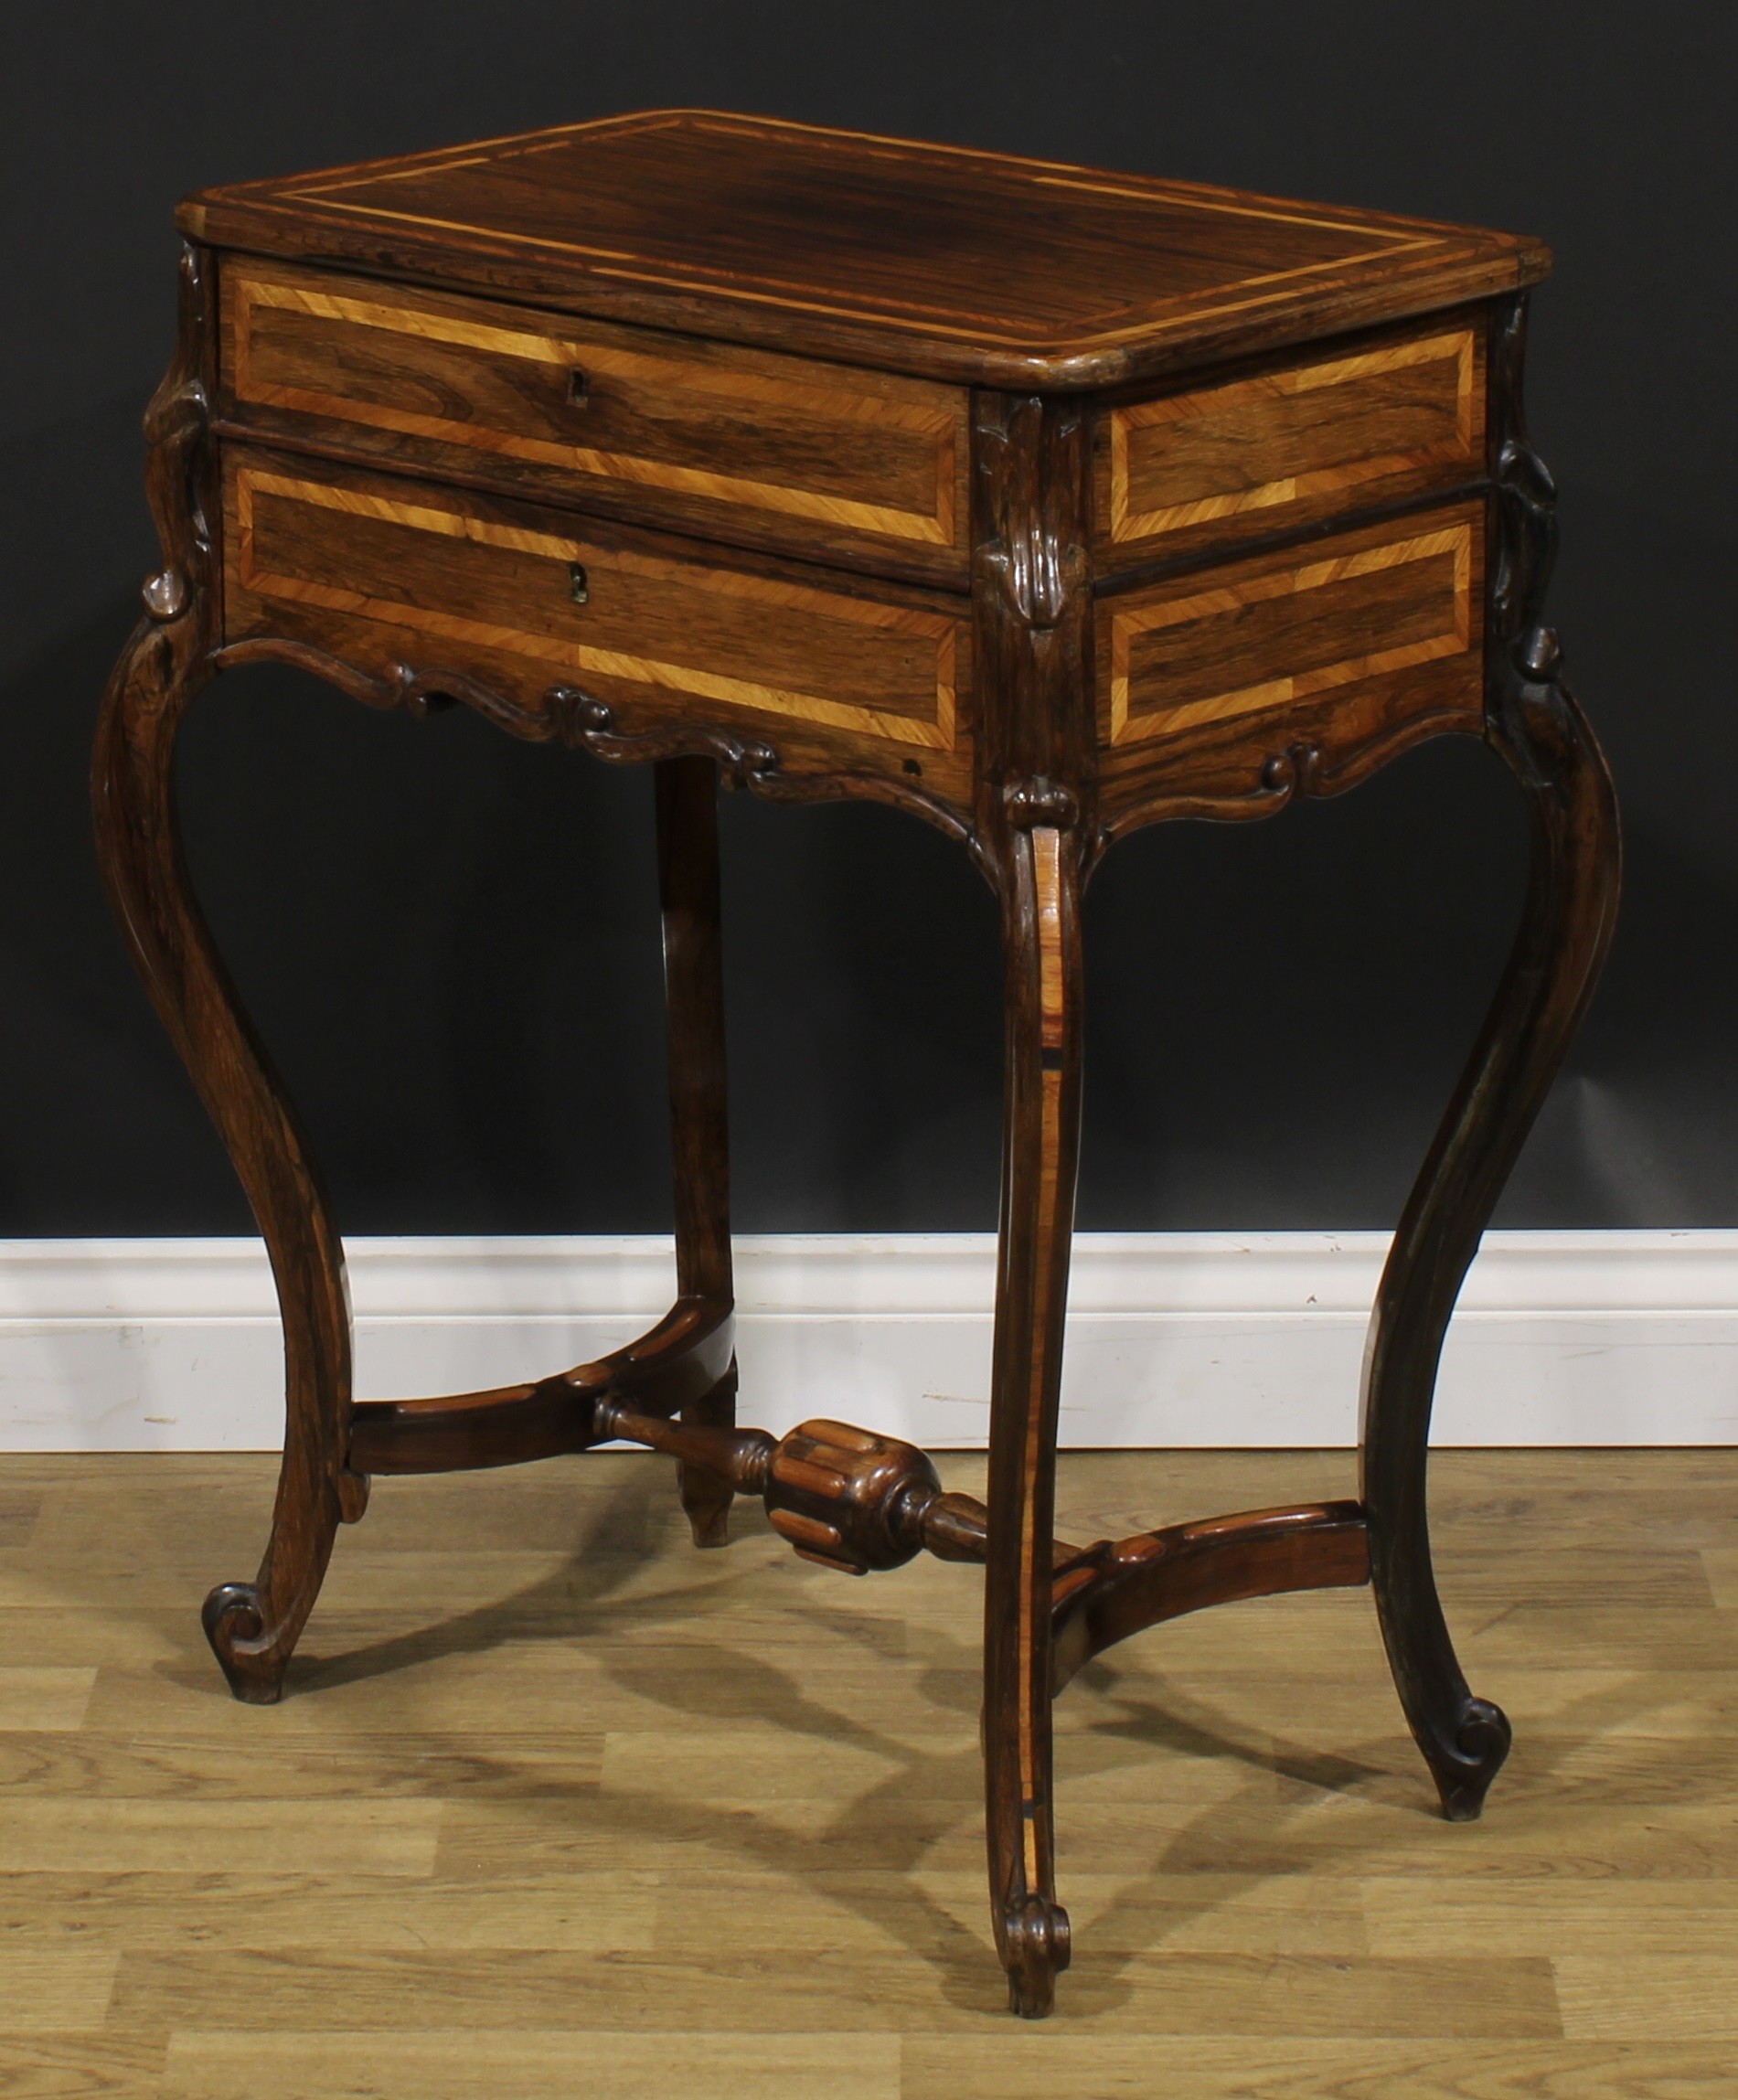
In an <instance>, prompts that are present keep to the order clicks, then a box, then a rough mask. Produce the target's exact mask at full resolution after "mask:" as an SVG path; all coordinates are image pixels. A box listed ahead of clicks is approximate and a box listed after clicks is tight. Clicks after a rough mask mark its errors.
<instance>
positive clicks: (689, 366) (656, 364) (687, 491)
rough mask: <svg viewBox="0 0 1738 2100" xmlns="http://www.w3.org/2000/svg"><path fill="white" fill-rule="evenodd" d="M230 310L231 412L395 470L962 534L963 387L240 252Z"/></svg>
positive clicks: (821, 521)
mask: <svg viewBox="0 0 1738 2100" xmlns="http://www.w3.org/2000/svg"><path fill="white" fill-rule="evenodd" d="M224 311H225V342H226V363H225V378H226V386H227V399H228V402H229V409H230V411H231V413H233V414H234V415H236V416H238V417H239V418H240V419H241V420H243V421H247V420H249V419H250V418H251V417H257V415H258V412H259V411H260V410H266V411H271V412H272V414H271V416H270V418H269V419H268V420H269V423H270V427H271V429H272V432H273V434H278V435H283V434H285V427H284V425H283V420H282V419H283V417H284V416H289V417H293V418H314V419H315V420H316V421H318V422H319V423H321V424H337V425H340V426H349V427H350V428H351V430H352V432H355V433H357V436H358V437H359V438H363V439H366V440H367V441H368V442H369V443H370V444H371V445H372V447H373V448H374V449H375V450H376V451H377V452H379V451H380V450H381V449H382V448H387V449H389V450H390V453H391V460H392V464H394V465H395V466H400V467H401V466H404V465H407V464H408V465H411V466H415V465H418V464H423V463H424V454H425V453H426V464H428V465H429V466H430V467H431V468H432V470H435V471H438V470H439V469H440V468H442V466H447V467H450V466H451V465H452V464H453V452H454V451H456V452H458V453H469V454H472V455H481V458H480V460H479V461H478V464H480V465H481V466H482V467H483V470H484V471H485V472H487V471H489V470H490V468H491V466H493V468H494V469H495V470H496V471H499V470H500V468H501V467H502V465H503V464H504V463H505V464H507V465H509V466H511V467H515V468H517V469H520V470H522V471H528V472H529V473H530V474H532V475H533V476H536V475H537V474H539V473H540V474H545V475H547V477H548V479H549V485H550V486H551V488H554V487H555V485H556V483H557V482H558V480H559V481H560V483H562V484H564V485H565V486H566V488H567V490H568V492H571V491H572V489H573V488H574V487H575V485H578V486H581V487H583V486H584V485H586V484H588V483H591V484H598V483H602V484H605V485H618V486H619V487H620V488H621V489H622V490H623V491H624V493H627V492H646V493H650V494H652V495H654V496H659V495H662V496H666V497H667V498H674V499H677V500H678V501H682V502H685V503H686V504H687V505H688V506H695V505H698V506H702V509H703V510H710V511H711V512H712V513H713V514H714V515H721V514H728V513H736V514H739V515H740V514H741V513H744V512H747V513H754V514H761V516H762V521H763V522H765V521H766V520H784V521H786V524H787V528H790V529H799V528H813V526H815V525H817V524H818V525H821V526H825V527H828V528H833V529H834V530H836V531H837V532H841V533H848V534H855V535H860V536H862V537H864V538H867V539H869V540H871V541H880V542H889V541H890V542H893V543H895V544H896V545H899V544H902V545H905V546H908V547H912V548H915V549H955V548H956V547H958V546H959V545H960V543H961V527H962V523H963V518H964V504H963V500H962V489H963V477H964V474H965V396H964V394H963V393H962V392H961V391H960V390H959V389H954V388H948V387H943V386H937V385H933V384H932V383H930V382H927V381H924V380H919V379H907V378H897V377H894V376H890V375H883V374H874V373H864V372H858V371H856V370H853V369H850V368H846V367H842V366H830V365H824V364H814V363H810V362H806V361H797V360H794V359H790V358H783V357H776V356H772V355H769V354H767V353H764V352H757V351H752V350H739V349H734V348H730V347H729V346H721V345H709V344H702V343H698V342H697V343H693V344H687V343H685V342H684V340H683V338H681V337H678V336H668V335H664V334H661V333H659V332H657V331H654V330H648V329H634V328H620V327H612V326H610V325H606V324H603V323H578V322H572V321H570V320H568V319H567V318H565V317H561V316H556V315H552V314H538V313H535V312H531V311H528V310H526V309H524V308H520V307H515V306H497V305H495V304H493V303H489V302H485V301H481V300H459V299H451V298H445V299H443V298H437V297H434V296H432V295H430V294H427V293H418V292H414V291H412V290H411V289H410V288H408V287H405V286H400V285H389V284H378V283H368V282H364V281H361V280H357V279H352V278H346V277H343V276H339V275H336V274H332V273H328V272H312V271H297V270H293V269H291V268H288V267H284V266H274V267H272V268H271V269H264V268H261V267H260V266H258V265H254V264H251V263H245V262H241V261H238V262H236V263H235V264H233V265H231V267H230V268H229V271H228V272H226V275H225V281H224ZM575 375H580V376H581V377H580V378H578V379H577V381H576V379H575ZM340 434H341V433H340ZM404 440H411V441H413V442H412V443H411V444H410V445H408V446H407V445H406V444H405V443H403V442H402V441H404ZM389 441H399V442H393V443H391V444H390V445H389ZM428 448H435V449H433V450H432V451H431V450H428Z"/></svg>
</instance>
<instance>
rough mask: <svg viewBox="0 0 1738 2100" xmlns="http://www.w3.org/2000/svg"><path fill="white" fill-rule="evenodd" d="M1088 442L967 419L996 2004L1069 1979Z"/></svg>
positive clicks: (1067, 406)
mask: <svg viewBox="0 0 1738 2100" xmlns="http://www.w3.org/2000/svg"><path fill="white" fill-rule="evenodd" d="M1091 453H1092V447H1091V432H1090V429H1089V424H1088V418H1087V415H1086V413H1085V411H1084V410H1083V409H1082V406H1081V404H1080V402H1079V401H1078V400H1075V399H1073V398H1071V397H1068V396H1049V397H1045V396H1039V395H1026V396H1019V395H1008V394H994V393H989V392H980V393H978V394H976V395H975V396H974V398H973V415H972V566H973V575H972V587H973V615H974V617H973V635H974V643H973V648H974V657H975V662H976V686H977V699H978V708H979V721H978V787H977V804H976V831H977V836H978V839H979V841H980V845H981V847H982V863H981V864H982V865H984V866H985V868H986V872H988V873H989V874H990V875H991V879H992V880H993V882H994V884H995V887H996V890H997V897H998V899H999V901H1000V904H1001V912H1002V957H1003V983H1004V999H1005V1011H1006V1030H1007V1032H1006V1072H1005V1077H1004V1082H1003V1086H1004V1093H1003V1119H1002V1214H1001V1242H1000V1249H999V1253H998V1258H997V1285H996V1339H995V1348H994V1359H993V1364H992V1370H991V1382H990V1462H989V1511H988V1519H987V1525H988V1539H987V1553H986V1580H985V1594H984V1756H985V1794H986V1825H987V1829H986V1837H987V1839H988V1847H989V1871H990V1913H991V1918H992V1922H993V1924H994V1925H995V1929H996V1942H997V1949H998V1951H999V1952H1000V1954H1001V1957H1002V1964H1003V1967H1005V1968H1006V1969H1007V1971H1008V1998H1009V2002H1010V2004H1011V2005H1012V2007H1013V2009H1014V2010H1015V2011H1016V2012H1018V2013H1021V2014H1024V2015H1025V2016H1026V2017H1028V2018H1030V2019H1036V2018H1040V2017H1041V2016H1042V2015H1043V2014H1045V2013H1047V2012H1048V2011H1049V2010H1050V2003H1051V1999H1052V1998H1053V1996H1054V1991H1055V1978H1056V1976H1057V1973H1058V1972H1059V1971H1060V1970H1061V1969H1064V1968H1066V1967H1068V1957H1069V1933H1068V1913H1066V1912H1065V1911H1064V1910H1063V1909H1062V1907H1061V1904H1060V1903H1058V1902H1057V1901H1056V1890H1055V1857H1054V1828H1053V1817H1054V1811H1053V1805H1052V1796H1051V1773H1050V1690H1051V1667H1050V1662H1051V1657H1050V1648H1051V1633H1050V1621H1051V1613H1052V1605H1053V1596H1052V1588H1051V1571H1052V1562H1053V1558H1054V1552H1053V1547H1052V1541H1051V1537H1050V1525H1051V1513H1052V1509H1053V1506H1054V1503H1055V1496H1056V1411H1057V1402H1058V1396H1059V1393H1060V1390H1061V1370H1062V1325H1063V1318H1064V1315H1065V1312H1066V1307H1067V1297H1068V1259H1069V1242H1070V1237H1071V1234H1072V1230H1073V1221H1074V1181H1075V1169H1076V1164H1077V1160H1078V1155H1079V1130H1080V1083H1081V1072H1080V1063H1081V955H1080V893H1081V887H1082V879H1083V867H1084V856H1085V853H1086V842H1087V841H1089V840H1091V839H1092V838H1093V837H1094V835H1095V834H1094V825H1095V817H1096V804H1095V796H1094V785H1095V774H1094V765H1095V756H1094V754H1095V741H1096V739H1095V724H1094V720H1093V659H1092V651H1093V620H1092V577H1091V565H1090V561H1089V560H1088V556H1087V552H1086V549H1087V548H1088V546H1089V545H1090V543H1091V539H1092V532H1091V507H1092V492H1091Z"/></svg>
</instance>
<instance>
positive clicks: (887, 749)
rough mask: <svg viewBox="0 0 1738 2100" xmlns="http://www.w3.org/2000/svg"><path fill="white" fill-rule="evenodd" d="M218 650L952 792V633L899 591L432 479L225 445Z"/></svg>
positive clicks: (957, 634)
mask: <svg viewBox="0 0 1738 2100" xmlns="http://www.w3.org/2000/svg"><path fill="white" fill-rule="evenodd" d="M224 528H225V529H224V542H225V588H224V599H225V610H224V624H225V631H226V634H227V635H228V638H229V640H231V641H235V640H239V639H241V638H243V637H245V636H250V635H257V634H281V635H283V636H286V637H288V638H289V639H292V640H296V641H302V642H307V643H311V644H313V645H315V646H316V647H320V648H324V649H326V650H328V651H329V652H331V653H332V654H334V655H336V656H344V657H346V658H347V659H348V660H350V661H352V662H357V663H359V664H361V665H362V666H363V667H365V668H384V667H385V666H389V665H393V664H399V663H404V664H408V665H410V666H411V668H412V669H414V670H419V671H421V670H429V669H432V668H436V667H438V668H440V669H443V670H453V671H461V672H464V674H465V675H466V676H468V677H474V678H476V679H478V680H479V681H480V682H482V683H484V684H485V685H493V686H495V687H496V688H498V689H501V690H503V691H504V692H506V694H507V696H508V697H509V698H513V699H514V700H516V701H517V703H518V704H520V705H521V706H528V707H538V706H540V705H541V704H542V703H543V698H544V696H545V695H547V693H548V692H549V689H550V688H554V687H556V686H560V685H574V686H579V687H581V688H583V689H584V690H585V691H587V692H588V693H592V694H593V695H595V696H596V697H597V698H599V699H602V700H603V701H605V702H607V703H608V705H609V706H610V707H611V709H612V710H613V712H614V713H615V714H616V717H617V720H618V722H619V723H620V725H621V727H622V728H623V729H624V730H626V731H629V732H630V733H631V732H633V731H634V730H636V729H645V728H650V727H653V726H656V725H660V724H664V723H668V722H670V721H672V720H679V721H684V722H689V723H700V724H705V725H708V726H716V727H719V728H721V729H723V730H726V731H727V732H728V733H730V734H732V735H735V736H738V737H746V736H752V737H753V738H754V739H755V740H756V741H763V742H770V743H772V744H773V745H774V747H775V748H777V749H778V750H779V752H780V753H781V758H782V759H787V760H789V759H795V760H796V761H798V762H801V763H803V764H804V765H805V766H807V767H810V768H813V767H817V766H825V767H827V768H829V769H837V768H840V767H847V768H848V767H850V766H854V765H862V764H866V763H867V764H870V765H872V766H874V767H876V768H878V769H880V770H886V769H888V768H891V769H892V770H894V771H897V772H899V773H902V774H904V775H905V776H906V777H907V778H911V777H912V776H918V777H922V779H924V781H925V782H926V784H930V785H933V786H934V787H936V788H937V789H938V790H940V791H941V792H944V793H945V792H952V791H954V789H955V788H956V787H958V788H962V789H963V787H964V784H965V782H966V780H967V779H968V778H969V770H970V764H969V743H968V741H967V740H966V739H965V736H964V735H963V724H962V721H961V700H960V696H961V694H962V691H963V689H964V687H965V657H966V654H967V650H968V646H969V640H968V637H969V623H968V621H967V620H966V619H965V618H964V617H963V616H962V613H960V612H959V611H956V610H955V609H954V607H953V606H951V605H950V604H949V602H947V601H946V600H945V599H944V598H941V597H938V596H937V595H936V594H933V593H923V592H914V591H906V590H901V589H900V588H899V587H898V586H888V587H885V588H884V589H883V588H879V587H867V586H866V587H863V588H861V589H859V590H848V589H845V588H837V587H834V586H832V585H831V584H830V583H828V582H824V581H818V580H817V581H798V580H796V578H795V577H794V575H793V574H792V573H791V571H790V570H789V567H788V565H786V566H784V567H783V568H779V569H777V570H771V571H769V566H768V565H767V564H764V563H763V564H762V565H761V566H759V567H749V566H746V565H744V564H743V563H739V562H730V561H726V560H709V559H706V558H705V554H704V550H698V549H692V548H690V547H688V546H687V545H684V544H681V543H670V542H664V541H661V540H659V539H657V538H655V537H653V536H650V535H646V534H644V533H634V532H630V531H629V530H628V529H626V528H614V527H610V526H602V525H594V524H593V522H592V521H590V520H586V521H580V520H576V519H575V518H574V517H571V516H570V515H568V514H551V513H546V512H541V511H537V510H533V509H531V508H530V507H528V506H524V505H520V504H512V503H505V502H496V501H493V500H491V499H489V498H485V497H480V496H471V495H469V494H466V493H461V492H457V491H453V490H451V489H446V488H442V487H440V486H431V485H423V484H421V483H412V482H402V481H397V480H390V479H388V478H386V477H383V476H372V475H360V474H345V473H342V472H338V471H335V470H333V469H330V468H328V467H325V466H323V465H321V464H317V463H314V462H311V461H308V460H304V459H292V458H289V457H287V456H285V455H282V454H276V453H265V452H258V451H254V450H252V449H251V448H243V447H235V448H231V449H230V451H229V453H228V456H227V458H226V463H225V472H224Z"/></svg>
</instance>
